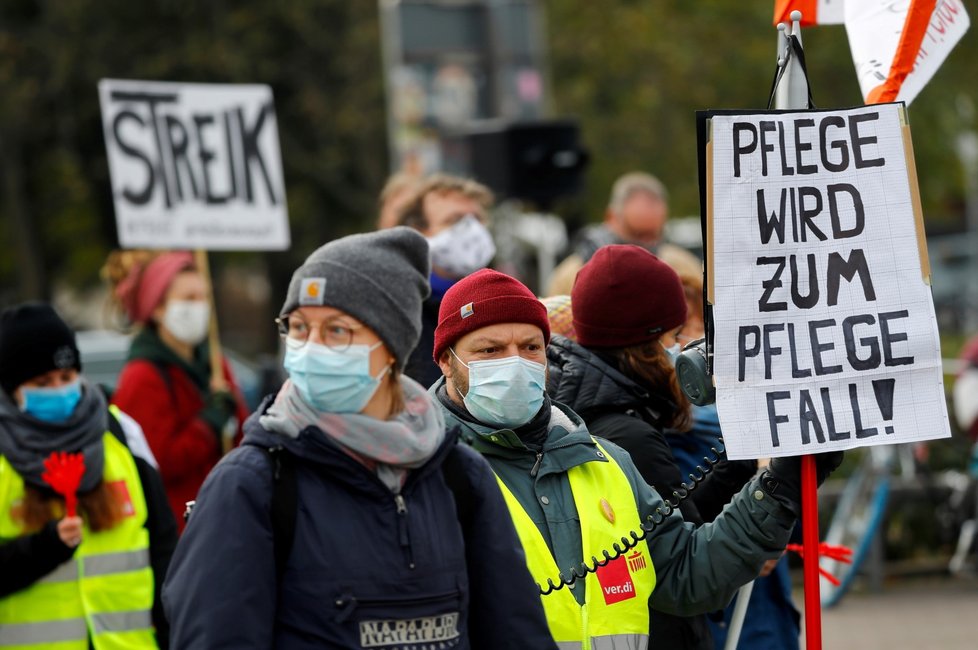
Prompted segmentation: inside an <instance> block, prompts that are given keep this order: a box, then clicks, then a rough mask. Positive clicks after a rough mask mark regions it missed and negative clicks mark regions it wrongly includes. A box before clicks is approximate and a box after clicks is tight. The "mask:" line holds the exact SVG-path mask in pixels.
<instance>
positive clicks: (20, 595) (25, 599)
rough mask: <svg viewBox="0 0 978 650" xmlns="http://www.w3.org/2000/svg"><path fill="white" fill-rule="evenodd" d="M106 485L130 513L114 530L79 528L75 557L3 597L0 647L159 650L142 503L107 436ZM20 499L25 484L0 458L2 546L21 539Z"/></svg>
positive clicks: (128, 460)
mask: <svg viewBox="0 0 978 650" xmlns="http://www.w3.org/2000/svg"><path fill="white" fill-rule="evenodd" d="M102 440H103V443H104V445H105V471H104V473H103V480H104V481H106V482H107V483H109V484H110V485H112V486H113V487H114V488H115V489H117V490H118V491H119V494H120V495H121V496H122V497H123V498H124V499H125V500H126V503H127V504H128V505H127V507H126V511H127V515H126V517H125V518H124V519H123V521H122V522H121V523H119V524H117V525H116V526H115V527H114V528H112V529H111V530H103V531H99V532H97V533H93V532H92V531H91V530H89V529H88V526H87V525H85V526H84V530H83V540H82V543H81V544H80V545H79V546H78V548H77V549H76V550H75V555H74V557H72V559H70V560H68V561H67V562H65V563H64V564H62V565H61V566H59V567H58V568H56V569H55V570H54V571H52V572H51V573H49V574H48V575H46V576H44V577H43V578H42V579H40V580H39V581H37V582H35V583H34V584H33V585H31V586H29V587H27V588H26V589H23V590H21V591H18V592H16V593H14V594H11V595H9V596H7V597H5V598H2V599H0V648H4V649H11V648H17V649H22V648H23V649H26V648H50V649H52V650H76V649H77V650H87V649H88V647H89V645H88V644H89V638H91V641H92V644H93V645H94V647H95V650H128V649H132V650H135V649H137V648H138V649H143V648H156V647H157V644H156V633H155V632H154V630H153V622H152V617H151V610H152V607H153V570H152V568H151V567H150V562H149V532H148V531H147V530H146V528H145V527H144V524H145V523H146V499H145V497H144V496H143V487H142V484H141V482H140V480H139V474H138V473H137V471H136V463H135V462H134V461H133V458H132V455H131V454H130V453H129V450H128V449H127V448H126V447H125V445H123V444H122V443H121V442H119V440H118V439H116V437H115V436H114V435H113V434H112V433H111V432H107V433H106V434H105V435H104V436H103V437H102ZM23 498H24V480H23V478H22V477H21V476H20V475H19V474H18V473H17V472H16V471H15V470H14V468H13V466H11V465H10V463H9V461H7V459H6V458H3V457H0V509H2V510H0V543H3V542H8V541H10V540H11V539H14V538H17V537H20V536H21V535H23V534H24V530H23V528H22V525H21V524H20V523H19V522H16V521H14V520H13V519H12V518H11V516H10V512H11V509H12V507H14V506H16V505H18V504H19V503H21V502H22V500H23Z"/></svg>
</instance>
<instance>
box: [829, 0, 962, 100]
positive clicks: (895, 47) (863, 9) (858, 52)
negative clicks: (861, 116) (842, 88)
mask: <svg viewBox="0 0 978 650" xmlns="http://www.w3.org/2000/svg"><path fill="white" fill-rule="evenodd" d="M969 24H970V22H969V20H968V14H967V12H966V11H965V9H964V4H963V3H962V2H961V0H909V1H905V2H893V0H859V1H858V2H854V1H852V0H850V1H849V2H846V4H845V25H846V32H847V33H848V35H849V47H850V49H851V50H852V59H853V63H854V64H855V66H856V75H857V77H858V78H859V88H860V90H861V91H862V94H863V99H864V100H865V102H866V103H867V104H877V103H881V102H891V101H905V102H907V104H909V103H910V102H912V101H913V99H914V98H915V97H916V96H917V93H919V92H920V90H921V89H922V88H923V87H924V86H925V85H926V84H927V82H928V81H930V78H931V77H933V76H934V73H935V72H937V69H938V68H939V67H940V66H941V64H942V63H943V62H944V59H946V58H947V55H948V53H949V52H950V51H951V49H952V48H953V47H954V46H955V44H957V42H958V41H959V40H961V37H962V36H963V35H964V33H965V32H966V31H967V30H968V26H969Z"/></svg>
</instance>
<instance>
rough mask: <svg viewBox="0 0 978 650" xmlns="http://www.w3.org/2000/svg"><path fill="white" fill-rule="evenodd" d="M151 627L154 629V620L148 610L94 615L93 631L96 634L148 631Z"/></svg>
mask: <svg viewBox="0 0 978 650" xmlns="http://www.w3.org/2000/svg"><path fill="white" fill-rule="evenodd" d="M151 627H153V618H152V616H151V615H150V612H149V610H148V609H143V610H136V611H132V612H105V613H102V614H92V629H93V632H94V633H95V634H106V633H110V632H131V631H133V630H147V629H149V628H151Z"/></svg>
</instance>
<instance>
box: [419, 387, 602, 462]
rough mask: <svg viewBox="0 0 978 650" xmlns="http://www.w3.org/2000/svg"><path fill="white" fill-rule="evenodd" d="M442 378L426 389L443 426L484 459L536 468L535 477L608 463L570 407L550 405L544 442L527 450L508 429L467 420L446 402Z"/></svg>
mask: <svg viewBox="0 0 978 650" xmlns="http://www.w3.org/2000/svg"><path fill="white" fill-rule="evenodd" d="M444 385H445V378H444V377H442V378H441V379H439V380H438V381H437V382H435V384H434V385H433V386H432V387H431V388H430V389H429V392H430V393H432V395H434V397H435V400H436V401H437V402H438V404H439V405H440V406H441V407H442V409H443V410H444V413H445V425H446V426H447V427H448V428H452V427H455V426H457V427H458V428H459V436H460V437H461V439H462V440H463V441H464V442H466V443H467V444H469V445H471V446H472V447H473V448H474V449H475V450H476V451H478V452H479V453H480V454H483V455H485V456H489V457H494V458H499V459H504V460H508V461H514V462H517V463H519V464H521V465H524V464H525V465H528V466H533V465H536V464H537V461H538V460H539V465H538V467H537V469H536V472H535V476H538V477H539V476H545V475H546V474H550V473H560V472H566V471H567V470H569V469H570V468H572V467H576V466H577V465H581V464H583V463H586V462H591V461H603V462H607V461H606V460H605V459H604V458H603V455H602V456H598V455H597V453H596V450H595V446H596V445H595V442H594V439H593V438H591V434H590V433H588V430H587V427H586V426H585V424H584V420H582V419H581V417H580V416H579V415H577V413H575V412H574V411H572V410H571V409H570V408H569V407H567V406H565V405H563V404H560V403H558V402H553V401H552V402H551V418H550V426H549V429H548V432H547V438H546V441H545V442H544V444H543V448H542V449H541V450H540V452H539V458H538V452H536V451H533V450H532V449H529V448H528V447H527V446H526V445H524V444H523V442H522V441H521V440H520V439H519V436H517V435H516V433H514V432H513V431H512V430H511V429H497V428H495V427H491V426H488V425H485V424H482V423H480V422H475V421H473V420H472V419H471V417H466V416H465V414H463V413H462V412H461V411H460V409H458V408H457V406H455V405H454V403H453V402H451V400H450V399H449V398H448V394H447V393H446V391H445V389H444Z"/></svg>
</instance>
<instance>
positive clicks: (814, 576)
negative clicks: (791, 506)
mask: <svg viewBox="0 0 978 650" xmlns="http://www.w3.org/2000/svg"><path fill="white" fill-rule="evenodd" d="M801 532H802V542H803V547H804V554H803V555H804V557H803V561H804V567H805V649H806V650H822V610H821V607H822V603H821V601H820V598H819V593H818V591H819V573H818V480H817V476H816V473H815V457H814V456H812V455H807V456H802V457H801Z"/></svg>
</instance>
